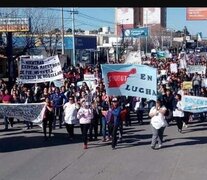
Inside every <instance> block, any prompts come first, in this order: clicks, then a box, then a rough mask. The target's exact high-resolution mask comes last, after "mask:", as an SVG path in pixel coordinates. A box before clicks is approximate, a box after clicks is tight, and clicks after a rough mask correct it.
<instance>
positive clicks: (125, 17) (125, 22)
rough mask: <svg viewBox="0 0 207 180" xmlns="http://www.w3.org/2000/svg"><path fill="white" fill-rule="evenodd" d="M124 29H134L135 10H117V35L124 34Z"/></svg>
mask: <svg viewBox="0 0 207 180" xmlns="http://www.w3.org/2000/svg"><path fill="white" fill-rule="evenodd" d="M122 27H123V28H124V29H126V28H133V27H134V8H116V28H115V29H116V34H118V35H121V34H122Z"/></svg>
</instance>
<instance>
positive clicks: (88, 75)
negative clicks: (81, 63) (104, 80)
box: [83, 74, 96, 81]
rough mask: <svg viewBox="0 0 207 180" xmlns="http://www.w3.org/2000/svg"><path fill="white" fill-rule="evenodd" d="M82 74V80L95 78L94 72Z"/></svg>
mask: <svg viewBox="0 0 207 180" xmlns="http://www.w3.org/2000/svg"><path fill="white" fill-rule="evenodd" d="M83 76H84V81H94V80H95V79H96V78H95V75H94V74H84V75H83Z"/></svg>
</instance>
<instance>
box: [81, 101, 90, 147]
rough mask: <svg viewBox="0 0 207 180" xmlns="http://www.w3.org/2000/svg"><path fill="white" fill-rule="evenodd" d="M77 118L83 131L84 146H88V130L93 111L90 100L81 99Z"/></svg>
mask: <svg viewBox="0 0 207 180" xmlns="http://www.w3.org/2000/svg"><path fill="white" fill-rule="evenodd" d="M77 118H78V119H79V123H80V127H81V133H82V136H83V143H84V144H83V148H84V149H87V148H88V130H89V128H90V124H91V119H92V118H93V112H92V109H91V108H90V105H89V103H88V102H86V100H85V99H82V100H81V108H80V109H79V110H78V113H77Z"/></svg>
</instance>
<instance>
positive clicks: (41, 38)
mask: <svg viewBox="0 0 207 180" xmlns="http://www.w3.org/2000/svg"><path fill="white" fill-rule="evenodd" d="M44 11H45V10H44V9H41V8H38V9H37V8H15V9H14V8H12V9H11V8H5V9H1V11H0V15H1V17H26V18H30V19H31V30H30V32H17V33H13V36H15V35H18V36H21V37H22V38H21V39H22V40H21V41H24V42H22V43H21V44H22V46H21V47H19V45H18V42H17V41H16V40H13V47H14V52H13V53H14V59H16V58H18V57H19V56H21V55H25V54H26V53H29V50H30V49H32V48H36V46H37V44H38V45H41V46H43V47H44V48H45V51H46V52H47V56H51V55H54V54H56V49H57V44H58V42H59V40H60V39H61V38H60V35H59V34H60V32H61V31H60V29H59V28H57V21H56V18H55V14H50V15H48V16H47V17H46V18H42V16H43V14H46V13H44ZM20 15H21V16H20ZM4 34H5V36H7V33H4ZM5 48H6V46H4V47H1V52H3V53H4V54H6V49H5Z"/></svg>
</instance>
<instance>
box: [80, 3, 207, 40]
mask: <svg viewBox="0 0 207 180" xmlns="http://www.w3.org/2000/svg"><path fill="white" fill-rule="evenodd" d="M77 10H78V11H79V12H81V13H83V14H87V15H88V16H92V17H95V18H99V19H102V20H105V21H110V22H113V23H115V8H77ZM77 16H78V15H77ZM78 18H80V17H77V19H78ZM87 23H89V21H86V24H87ZM90 23H91V24H95V25H97V26H100V27H102V26H103V27H104V26H110V27H111V30H112V31H114V24H111V23H107V22H98V21H94V22H92V21H90ZM184 26H186V27H187V29H188V31H189V32H190V34H192V35H196V34H197V33H198V32H202V35H203V37H207V20H206V21H187V20H186V8H183V7H182V8H167V28H171V29H174V30H182V29H183V28H184ZM81 27H83V28H86V27H87V26H86V25H85V26H83V25H82V26H81ZM88 28H89V29H91V28H92V29H93V27H92V26H88Z"/></svg>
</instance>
